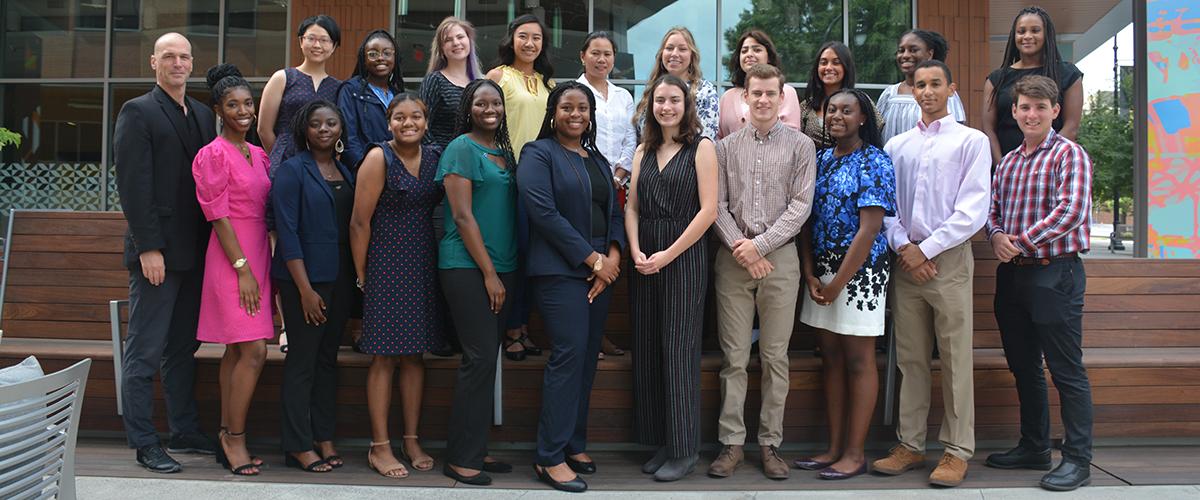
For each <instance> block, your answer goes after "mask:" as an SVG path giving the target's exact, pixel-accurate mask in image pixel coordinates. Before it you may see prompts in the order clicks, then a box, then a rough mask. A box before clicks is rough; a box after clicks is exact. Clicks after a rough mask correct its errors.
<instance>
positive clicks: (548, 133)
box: [537, 80, 609, 166]
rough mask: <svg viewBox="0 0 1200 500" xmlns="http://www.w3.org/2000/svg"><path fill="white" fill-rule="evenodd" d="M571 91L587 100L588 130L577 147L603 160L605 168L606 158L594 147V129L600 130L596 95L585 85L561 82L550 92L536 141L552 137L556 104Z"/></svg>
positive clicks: (569, 81) (574, 82) (572, 81)
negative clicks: (579, 93)
mask: <svg viewBox="0 0 1200 500" xmlns="http://www.w3.org/2000/svg"><path fill="white" fill-rule="evenodd" d="M572 90H575V91H579V92H582V93H583V95H584V96H585V97H587V100H588V128H587V130H585V131H583V137H580V138H579V145H580V146H583V149H584V150H585V151H587V152H588V154H589V155H594V156H595V157H597V158H600V159H602V160H604V163H603V165H605V166H607V165H608V164H609V163H608V158H605V157H604V154H603V153H601V152H600V148H599V147H597V146H596V129H598V128H600V127H599V126H598V125H597V124H596V95H595V94H593V93H592V89H590V88H588V87H587V85H584V84H582V83H579V82H577V81H575V80H568V81H565V82H562V83H561V84H559V85H558V86H557V87H554V90H551V91H550V96H549V97H547V98H546V116H544V117H543V118H542V130H540V131H539V132H538V137H537V138H538V139H545V138H547V137H554V134H555V130H554V126H553V125H554V120H553V118H554V113H556V112H557V111H558V103H559V101H562V96H563V95H564V94H566V93H567V92H570V91H572Z"/></svg>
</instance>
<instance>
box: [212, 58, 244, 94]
mask: <svg viewBox="0 0 1200 500" xmlns="http://www.w3.org/2000/svg"><path fill="white" fill-rule="evenodd" d="M230 76H233V77H237V78H241V77H242V72H241V71H239V70H238V68H237V66H234V65H232V64H229V63H223V64H218V65H216V66H213V67H211V68H208V74H207V76H206V78H207V80H208V87H209V88H213V87H214V86H216V84H217V82H219V81H221V80H223V79H225V78H226V77H230Z"/></svg>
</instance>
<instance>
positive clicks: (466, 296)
mask: <svg viewBox="0 0 1200 500" xmlns="http://www.w3.org/2000/svg"><path fill="white" fill-rule="evenodd" d="M438 276H439V278H440V279H441V286H442V292H443V294H444V295H445V297H446V302H447V303H448V304H449V305H450V309H449V311H450V314H449V315H448V316H451V317H453V318H454V321H455V326H456V328H457V329H458V340H459V342H460V343H461V344H462V360H461V361H460V362H459V365H458V377H457V379H456V381H455V382H454V402H453V406H451V408H450V428H449V431H450V432H449V436H448V437H447V439H446V461H447V462H449V463H451V464H454V465H457V466H459V467H465V468H468V469H482V468H483V457H486V456H487V454H488V449H487V443H488V431H489V430H490V428H491V423H492V410H493V408H494V406H493V405H494V403H495V399H494V396H495V393H494V389H495V385H496V355H497V353H499V350H500V336H501V335H503V334H504V323H505V320H506V318H507V317H508V314H509V311H510V310H511V309H512V303H513V300H512V299H513V296H512V290H513V289H514V288H515V287H516V281H517V280H516V278H517V274H516V273H500V282H501V283H503V284H504V289H505V301H504V305H503V307H501V308H500V314H496V313H493V312H492V309H491V300H490V299H489V298H488V293H487V288H486V287H484V285H483V273H482V272H480V271H479V270H478V269H441V270H438Z"/></svg>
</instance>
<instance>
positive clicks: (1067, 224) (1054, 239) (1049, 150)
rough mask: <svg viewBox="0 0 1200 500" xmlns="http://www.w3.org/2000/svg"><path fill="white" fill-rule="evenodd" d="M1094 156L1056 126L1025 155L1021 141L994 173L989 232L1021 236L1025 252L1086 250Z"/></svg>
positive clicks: (1047, 253)
mask: <svg viewBox="0 0 1200 500" xmlns="http://www.w3.org/2000/svg"><path fill="white" fill-rule="evenodd" d="M1091 212H1092V161H1091V159H1090V158H1088V155H1087V152H1086V151H1084V150H1083V147H1081V146H1080V145H1078V144H1076V143H1074V142H1072V141H1070V140H1069V139H1067V138H1066V137H1063V136H1061V135H1059V134H1058V133H1057V132H1055V131H1054V130H1051V131H1050V134H1049V135H1047V136H1046V139H1045V140H1044V141H1042V143H1041V144H1040V145H1038V147H1037V149H1035V150H1034V151H1033V153H1030V154H1028V155H1026V154H1025V146H1024V144H1022V146H1021V147H1018V148H1017V149H1014V150H1012V151H1010V152H1009V153H1008V154H1007V155H1004V159H1003V160H1001V162H1000V166H999V167H997V168H996V172H995V174H993V175H992V208H991V210H990V211H989V213H988V224H987V228H988V229H987V233H988V237H989V238H990V237H991V236H993V235H995V234H996V233H1005V234H1012V235H1017V236H1020V239H1019V240H1018V241H1016V242H1015V244H1016V246H1017V248H1019V249H1021V254H1022V255H1024V256H1026V257H1042V258H1045V257H1053V256H1056V255H1062V254H1065V253H1071V252H1085V251H1087V250H1088V247H1089V241H1088V239H1089V238H1090V235H1091V230H1090V227H1089V226H1090V225H1091V224H1090V222H1091Z"/></svg>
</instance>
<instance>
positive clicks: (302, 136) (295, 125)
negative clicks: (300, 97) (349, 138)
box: [292, 99, 346, 151]
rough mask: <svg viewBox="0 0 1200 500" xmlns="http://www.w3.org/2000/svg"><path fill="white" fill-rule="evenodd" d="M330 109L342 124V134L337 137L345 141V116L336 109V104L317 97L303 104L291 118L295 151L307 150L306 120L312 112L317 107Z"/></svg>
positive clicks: (315, 110)
mask: <svg viewBox="0 0 1200 500" xmlns="http://www.w3.org/2000/svg"><path fill="white" fill-rule="evenodd" d="M321 108H329V109H332V110H333V112H334V113H335V114H337V116H338V121H339V122H341V124H342V134H341V136H339V137H338V138H339V139H341V140H342V142H343V143H344V142H345V139H346V117H345V116H343V115H342V110H340V109H338V107H337V105H336V104H334V103H332V102H329V101H327V100H325V99H317V100H315V101H312V102H309V103H308V104H305V105H304V107H302V108H300V111H297V112H296V116H295V117H293V118H292V144H293V145H294V146H295V147H296V151H308V134H307V131H308V120H309V119H311V118H312V115H313V113H316V112H317V110H318V109H321Z"/></svg>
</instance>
